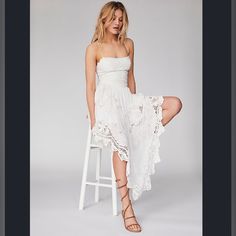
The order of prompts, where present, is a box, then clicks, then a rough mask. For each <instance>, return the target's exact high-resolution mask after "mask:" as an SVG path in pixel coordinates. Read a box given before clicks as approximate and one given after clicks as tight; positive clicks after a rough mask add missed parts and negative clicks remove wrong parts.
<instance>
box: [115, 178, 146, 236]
mask: <svg viewBox="0 0 236 236" xmlns="http://www.w3.org/2000/svg"><path fill="white" fill-rule="evenodd" d="M118 181H120V179H116V182H118ZM127 183H128V182H126V183H125V184H124V185H122V186H119V187H117V189H120V188H123V187H125V186H127ZM128 192H129V188H127V191H126V193H125V195H124V196H123V197H122V198H121V199H120V200H121V201H122V200H123V199H124V198H125V197H126V196H127V195H128ZM129 207H132V206H131V200H130V199H129V204H128V206H127V207H126V208H125V209H124V210H122V217H123V220H124V226H125V228H126V229H127V230H128V231H130V232H135V233H138V232H141V231H142V229H141V226H140V225H139V224H138V223H134V224H130V225H126V224H125V221H126V220H127V219H130V218H135V219H136V217H135V216H134V215H132V216H129V217H125V213H126V211H127V209H128V208H129ZM133 225H138V226H139V228H140V229H139V230H136V229H132V228H131V226H133Z"/></svg>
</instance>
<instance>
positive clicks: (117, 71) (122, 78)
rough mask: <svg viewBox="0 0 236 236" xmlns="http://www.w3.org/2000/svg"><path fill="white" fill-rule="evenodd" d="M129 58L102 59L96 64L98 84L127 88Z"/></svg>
mask: <svg viewBox="0 0 236 236" xmlns="http://www.w3.org/2000/svg"><path fill="white" fill-rule="evenodd" d="M130 66H131V61H130V57H129V56H126V57H102V58H101V59H100V61H99V62H98V63H97V67H96V72H97V76H98V84H99V85H102V84H109V85H112V86H122V87H127V82H128V71H129V69H130Z"/></svg>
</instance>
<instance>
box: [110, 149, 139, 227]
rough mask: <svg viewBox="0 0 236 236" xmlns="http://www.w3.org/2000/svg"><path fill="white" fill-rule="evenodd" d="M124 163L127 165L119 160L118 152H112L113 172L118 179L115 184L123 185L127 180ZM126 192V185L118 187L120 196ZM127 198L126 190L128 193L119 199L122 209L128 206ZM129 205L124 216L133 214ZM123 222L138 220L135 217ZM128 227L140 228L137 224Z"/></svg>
mask: <svg viewBox="0 0 236 236" xmlns="http://www.w3.org/2000/svg"><path fill="white" fill-rule="evenodd" d="M126 165H127V162H126V161H121V160H120V158H119V156H118V152H113V166H114V173H115V176H116V179H120V181H118V182H117V186H121V185H124V184H126V182H127V177H126ZM126 192H127V186H125V187H122V188H120V189H119V193H120V198H121V197H123V196H124V195H125V193H126ZM129 199H130V198H129V192H128V195H127V196H126V197H125V198H124V199H123V200H122V201H121V204H122V209H123V210H124V209H125V208H126V207H127V206H128V204H129ZM131 206H132V205H131ZM131 206H129V207H128V209H127V211H126V212H125V217H129V216H132V215H134V211H133V209H132V207H131ZM125 223H126V225H130V224H136V223H138V222H137V221H136V219H135V218H130V219H127V220H125ZM130 229H131V230H140V227H139V226H138V225H134V226H130Z"/></svg>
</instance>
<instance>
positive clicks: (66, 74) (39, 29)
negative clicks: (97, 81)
mask: <svg viewBox="0 0 236 236" xmlns="http://www.w3.org/2000/svg"><path fill="white" fill-rule="evenodd" d="M106 2H107V1H101V0H96V1H95V0H93V1H92V0H86V1H85V0H50V1H48V0H31V3H30V4H31V9H30V11H31V16H30V21H31V23H30V30H31V31H30V37H31V40H30V43H31V44H30V50H31V54H30V56H31V65H30V69H31V80H30V81H31V82H30V83H31V84H30V89H31V96H30V99H31V105H30V108H31V111H30V113H31V114H30V115H31V117H30V121H31V125H30V128H31V130H30V137H31V144H30V147H31V231H32V232H31V233H32V235H33V236H36V235H44V236H45V235H50V233H51V232H52V231H53V230H56V228H57V229H58V227H59V225H60V226H61V227H62V225H63V224H62V223H61V224H58V222H57V221H56V220H55V216H56V215H57V214H56V212H57V211H59V209H60V212H61V207H64V210H65V212H66V209H73V210H74V211H73V212H74V215H73V216H74V217H75V218H73V219H74V220H75V221H74V222H77V220H78V219H79V218H80V217H81V215H80V214H81V213H80V212H78V211H77V207H78V199H79V191H80V183H81V177H82V172H81V171H82V167H83V160H84V153H85V145H86V138H87V131H88V120H87V119H86V118H85V116H86V112H87V103H86V95H85V71H84V69H85V61H84V58H85V48H86V46H87V45H88V44H89V43H90V41H91V38H92V35H93V33H94V29H95V23H96V19H97V16H98V13H99V10H100V8H101V7H102V5H103V4H104V3H106ZM122 3H123V4H124V5H125V7H126V9H127V12H128V16H129V21H130V25H129V28H128V37H130V38H132V39H133V41H134V45H135V59H134V60H135V66H134V69H135V71H134V75H135V79H136V86H137V92H142V93H143V94H145V95H163V96H178V97H179V98H180V99H181V100H182V103H183V108H182V110H181V112H180V113H179V114H178V115H177V116H176V117H175V118H174V119H173V120H172V121H171V122H170V123H169V124H167V125H166V126H165V128H166V131H165V133H164V134H163V135H162V136H161V140H160V141H161V146H160V158H161V160H162V161H161V163H160V164H157V166H156V173H155V175H154V176H152V177H151V178H152V184H153V189H152V190H151V191H149V192H148V193H144V194H143V197H142V198H143V199H145V197H147V196H150V197H151V196H152V197H154V196H155V199H158V196H159V195H161V196H162V197H163V198H166V197H168V196H169V195H173V194H174V195H175V196H176V198H173V203H174V202H175V200H176V202H175V204H176V206H178V207H181V204H178V199H179V200H180V199H182V197H185V196H186V194H183V193H184V191H186V193H189V192H190V191H191V192H192V193H193V194H192V195H191V196H193V197H192V198H191V199H192V200H193V201H192V202H189V206H191V210H190V209H188V210H186V209H185V208H183V207H182V210H181V216H182V217H183V216H184V217H187V218H188V219H190V218H191V217H192V218H191V219H192V220H193V222H195V223H196V225H195V226H196V227H195V228H194V229H195V231H194V230H193V229H191V232H192V234H191V235H201V194H202V193H201V179H202V2H201V1H200V0H146V1H144V0H136V1H131V0H126V1H122ZM103 161H104V164H103V170H104V172H106V173H109V166H108V164H110V162H109V161H108V156H107V155H105V156H104V159H103ZM93 167H94V163H93V160H91V163H90V174H91V175H93V174H94V168H93ZM167 180H168V181H169V182H168V183H167V184H168V186H167V185H166V182H165V181H167ZM178 184H179V185H178ZM181 184H183V185H181ZM156 185H157V186H159V187H157V189H155V188H154V186H156ZM63 186H64V187H63ZM161 186H162V187H163V190H161V189H162V187H161ZM176 186H179V188H178V187H176ZM167 187H168V189H169V190H170V192H168V191H166V192H165V189H166V188H167ZM175 188H176V189H175ZM53 189H54V190H55V191H54V190H53ZM175 190H176V191H177V192H174V191H175ZM180 190H181V191H182V192H181V193H180ZM89 191H90V190H88V193H87V194H88V195H91V193H92V191H93V190H92V188H91V192H89ZM157 191H158V192H157ZM161 191H162V192H161ZM106 193H107V194H108V196H109V197H110V195H109V194H110V192H109V191H108V190H104V194H106ZM178 193H179V194H180V195H178ZM165 194H166V195H165ZM181 194H182V195H181ZM55 196H60V199H59V198H56V199H57V200H55V198H54V197H55ZM63 196H64V197H63ZM109 197H108V199H107V202H108V206H107V208H108V209H107V214H108V215H110V205H109V204H110V202H109V201H110V199H109ZM88 198H89V197H88ZM142 198H141V199H140V200H139V202H142V201H144V200H142ZM88 201H89V200H88ZM91 201H92V200H91ZM67 204H68V205H67ZM137 204H138V203H137ZM139 204H141V203H139ZM149 204H151V203H149ZM98 206H99V205H98ZM160 206H161V204H160ZM44 207H45V208H44ZM43 209H44V210H45V211H44V210H43ZM50 209H51V213H52V215H51V216H52V218H50V219H51V221H50V224H49V221H48V218H45V215H46V212H47V215H48V217H50V214H48V213H49V212H50ZM90 209H95V210H96V209H97V208H96V206H93V207H91V208H90ZM150 209H152V208H150ZM158 209H159V208H157V211H158ZM184 209H185V210H184ZM103 210H104V209H103V208H101V210H100V212H99V214H101V211H103ZM172 210H173V209H172ZM169 211H171V209H169ZM86 212H88V211H86ZM136 212H138V209H137V210H136ZM190 212H191V213H190ZM67 213H68V215H67V218H66V219H68V216H69V215H70V213H69V211H68V212H67ZM54 214H55V215H54ZM86 214H87V213H86ZM90 214H91V213H90ZM93 214H95V213H94V212H93ZM143 214H145V215H146V216H147V215H149V214H150V212H145V213H142V215H143ZM168 214H170V215H172V216H173V215H174V214H175V213H174V212H168ZM190 215H191V217H190ZM70 216H71V215H70ZM76 217H77V218H76ZM106 217H107V216H105V218H104V222H106V219H107V218H106ZM46 219H47V220H46ZM53 219H54V220H53ZM83 219H85V218H83ZM89 219H90V220H91V218H89ZM156 219H157V218H156ZM160 219H163V218H162V217H161V216H160ZM143 221H144V223H143V224H147V222H146V221H147V220H146V221H145V220H143ZM39 222H41V224H44V228H43V227H41V226H40V224H39ZM43 222H44V223H43ZM53 222H54V223H55V225H56V228H55V227H54V226H53ZM56 222H57V223H56ZM63 222H64V221H63ZM70 222H73V220H72V219H71V221H70ZM168 222H169V224H170V225H173V224H172V223H171V221H168ZM85 223H86V222H85ZM71 224H72V223H71ZM101 224H103V223H101ZM106 224H107V223H106ZM186 224H187V222H185V223H184V225H186ZM191 224H192V223H191ZM175 225H176V222H175ZM192 225H194V224H192ZM154 226H155V224H153V227H154ZM50 227H51V228H50ZM81 227H82V226H81ZM49 228H50V229H51V230H49V231H47V229H49ZM65 228H66V226H65V225H64V227H62V229H61V230H58V232H57V231H55V233H57V235H60V233H61V235H65V234H63V233H65V232H64V231H63V230H65ZM70 229H71V231H70V234H69V235H76V232H77V231H78V230H80V229H81V228H80V227H79V225H77V223H75V224H72V225H70ZM86 229H87V228H86ZM159 229H160V226H159ZM178 229H179V230H180V228H178ZM44 230H46V231H44ZM83 230H84V229H83ZM87 230H92V229H91V228H90V229H87ZM116 230H117V232H119V230H120V231H121V232H123V231H122V227H121V226H120V222H119V224H118V225H117V229H116ZM163 230H164V231H163V233H162V235H164V236H167V235H173V232H175V235H178V232H179V235H181V236H183V235H185V234H184V233H186V235H188V232H187V231H186V232H185V231H181V230H180V231H178V230H177V231H176V228H175V229H174V228H173V232H171V231H170V232H169V234H168V232H167V231H165V227H163ZM47 232H48V234H47ZM66 232H67V231H66ZM146 232H147V231H146ZM157 232H158V231H157ZM194 232H196V234H194ZM67 233H68V232H67ZM87 233H89V231H88V232H87ZM110 233H111V232H107V235H110ZM67 235H68V234H67ZM103 235H104V232H103Z"/></svg>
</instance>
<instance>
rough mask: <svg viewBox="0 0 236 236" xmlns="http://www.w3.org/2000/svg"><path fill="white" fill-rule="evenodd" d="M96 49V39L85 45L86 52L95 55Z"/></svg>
mask: <svg viewBox="0 0 236 236" xmlns="http://www.w3.org/2000/svg"><path fill="white" fill-rule="evenodd" d="M97 49H98V43H97V41H95V42H91V43H90V44H88V45H87V47H86V53H90V54H94V55H96V53H97Z"/></svg>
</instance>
